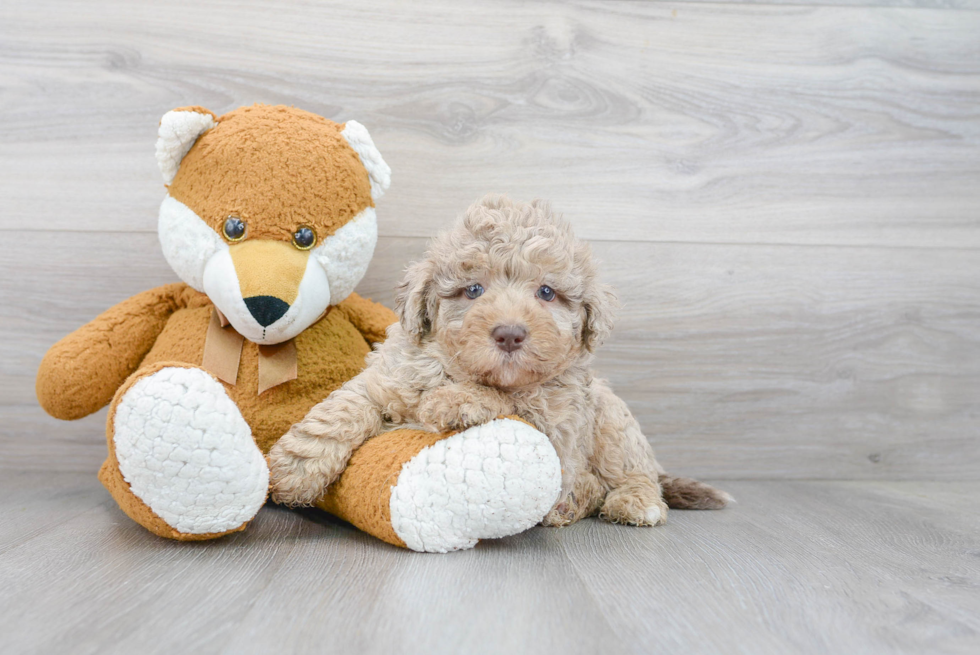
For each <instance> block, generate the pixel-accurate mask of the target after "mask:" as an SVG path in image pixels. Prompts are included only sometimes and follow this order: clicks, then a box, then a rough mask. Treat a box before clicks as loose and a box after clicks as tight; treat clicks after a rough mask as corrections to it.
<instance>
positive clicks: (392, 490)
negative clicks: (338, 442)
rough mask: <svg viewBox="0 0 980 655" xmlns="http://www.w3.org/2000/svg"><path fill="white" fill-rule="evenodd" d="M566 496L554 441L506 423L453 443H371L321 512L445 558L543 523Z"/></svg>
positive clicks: (405, 434) (408, 436)
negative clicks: (326, 512) (562, 491)
mask: <svg viewBox="0 0 980 655" xmlns="http://www.w3.org/2000/svg"><path fill="white" fill-rule="evenodd" d="M560 490H561V464H560V463H559V461H558V454H557V453H556V452H555V449H554V447H553V446H552V445H551V442H550V441H549V440H548V438H547V437H546V436H545V435H544V434H542V433H541V432H538V431H537V430H535V429H534V428H533V427H531V426H530V425H528V424H527V423H524V422H522V421H517V420H513V419H497V420H493V421H491V422H489V423H486V424H484V425H478V426H475V427H472V428H469V429H467V430H464V431H462V432H457V433H455V434H451V435H449V436H446V435H444V434H434V433H432V432H425V431H423V430H412V429H400V430H394V431H392V432H387V433H385V434H381V435H378V436H377V437H374V438H372V439H368V440H367V441H366V442H364V444H363V445H362V446H361V447H360V448H359V449H358V450H356V451H355V452H354V454H353V455H352V456H351V459H350V463H349V464H348V466H347V469H346V470H345V471H344V473H343V475H341V476H340V479H339V480H337V482H336V483H334V484H333V485H331V487H330V488H329V489H328V491H327V495H326V496H324V497H323V498H322V499H321V500H320V501H319V502H318V503H317V505H318V506H319V507H322V508H323V509H325V510H327V511H329V512H332V513H333V514H336V515H337V516H339V517H340V518H342V519H344V520H346V521H349V522H350V523H353V524H354V525H356V526H357V527H359V528H360V529H362V530H364V531H365V532H368V533H370V534H373V535H374V536H376V537H378V538H379V539H383V540H384V541H387V542H388V543H391V544H395V545H398V546H406V547H408V548H410V549H412V550H416V551H422V552H430V553H433V552H434V553H445V552H449V551H452V550H461V549H464V548H472V547H473V546H475V545H476V543H477V541H479V540H480V539H492V538H496V537H506V536H509V535H512V534H517V533H518V532H523V531H524V530H527V529H528V528H530V527H532V526H534V525H537V524H538V523H539V522H540V521H541V519H542V518H543V517H544V515H545V514H546V513H547V512H548V510H549V509H551V506H552V505H554V503H555V500H556V499H557V498H558V494H559V492H560Z"/></svg>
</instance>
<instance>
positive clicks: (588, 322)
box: [582, 281, 619, 352]
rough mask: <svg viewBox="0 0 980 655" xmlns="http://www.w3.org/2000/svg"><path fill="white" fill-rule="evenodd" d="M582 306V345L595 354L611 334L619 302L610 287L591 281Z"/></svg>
mask: <svg viewBox="0 0 980 655" xmlns="http://www.w3.org/2000/svg"><path fill="white" fill-rule="evenodd" d="M582 304H583V306H584V307H585V322H584V323H583V325H582V345H584V346H585V348H586V350H588V351H589V352H595V350H596V349H597V348H598V347H599V346H600V345H602V342H603V341H604V340H605V339H606V337H608V336H609V333H610V332H612V327H613V321H614V319H615V312H616V307H618V306H619V300H618V299H617V298H616V292H615V291H613V290H612V287H609V286H606V285H605V284H598V283H597V282H595V281H592V282H590V283H589V285H588V287H587V288H586V291H585V295H584V297H583V298H582Z"/></svg>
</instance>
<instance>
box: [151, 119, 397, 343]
mask: <svg viewBox="0 0 980 655" xmlns="http://www.w3.org/2000/svg"><path fill="white" fill-rule="evenodd" d="M156 156H157V163H158V164H159V165H160V171H161V173H163V178H164V181H165V183H166V184H167V188H168V190H169V193H168V195H167V197H166V199H164V201H163V204H162V205H161V206H160V222H159V233H160V244H161V245H162V246H163V253H164V256H165V257H166V258H167V262H168V263H169V264H170V265H171V266H172V267H173V269H174V271H176V272H177V275H179V276H180V277H181V279H183V280H184V282H186V283H187V284H189V285H190V286H192V287H194V288H195V289H197V290H198V291H203V292H204V293H205V294H207V295H208V297H209V298H210V299H211V301H212V302H213V303H214V304H215V306H216V307H217V308H218V309H219V310H220V311H221V313H222V314H224V316H225V317H226V318H227V319H228V321H229V322H230V323H231V324H232V326H233V327H234V328H235V329H236V330H237V331H238V332H239V333H240V334H242V335H243V336H244V337H245V338H247V339H249V340H251V341H254V342H256V343H261V344H274V343H280V342H282V341H286V340H288V339H291V338H293V337H295V336H296V335H297V334H299V333H300V332H302V331H303V330H305V329H306V328H307V327H309V326H310V325H311V324H313V323H314V322H315V321H316V320H317V319H318V318H319V317H320V316H322V315H323V312H324V311H326V309H327V307H328V306H330V305H335V304H337V303H339V302H340V301H342V300H343V299H344V298H346V297H347V296H348V295H350V293H351V292H352V291H353V290H354V286H355V285H356V284H357V283H358V282H359V281H360V279H361V277H363V276H364V273H365V271H366V270H367V267H368V263H369V262H370V260H371V257H372V255H373V254H374V246H375V244H376V242H377V237H378V226H377V218H376V216H375V212H374V201H375V200H377V199H378V198H379V197H381V195H382V194H383V193H384V192H385V190H386V189H387V188H388V184H389V181H390V175H391V169H389V168H388V165H387V164H385V162H384V160H383V159H382V158H381V154H380V153H379V152H378V150H377V148H375V146H374V143H373V142H372V141H371V136H370V135H369V134H368V132H367V130H366V129H365V128H364V126H362V125H361V124H359V123H357V122H355V121H348V122H347V123H346V124H343V125H339V124H337V123H334V122H332V121H329V120H327V119H325V118H322V117H320V116H317V115H315V114H311V113H309V112H305V111H302V110H299V109H294V108H291V107H282V106H264V105H256V106H253V107H243V108H240V109H236V110H234V111H232V112H229V113H227V114H225V115H224V116H221V117H220V118H218V117H216V116H215V115H214V114H212V113H211V112H210V111H208V110H206V109H202V108H200V107H186V108H181V109H175V110H173V111H171V112H167V114H166V115H164V117H163V119H162V120H161V121H160V132H159V138H158V139H157V145H156Z"/></svg>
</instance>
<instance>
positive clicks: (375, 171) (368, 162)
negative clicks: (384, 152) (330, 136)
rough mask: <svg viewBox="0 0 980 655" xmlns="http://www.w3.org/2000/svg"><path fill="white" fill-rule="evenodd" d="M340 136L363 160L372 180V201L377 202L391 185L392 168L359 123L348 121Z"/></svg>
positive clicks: (365, 129)
mask: <svg viewBox="0 0 980 655" xmlns="http://www.w3.org/2000/svg"><path fill="white" fill-rule="evenodd" d="M340 135H341V136H342V137H344V138H345V139H346V140H347V143H349V144H350V147H351V148H353V149H354V152H356V153H357V155H358V157H360V158H361V163H362V164H364V168H366V169H367V172H368V177H369V178H370V179H371V200H377V199H378V198H380V197H381V196H383V195H384V193H385V191H387V190H388V187H389V186H390V185H391V167H390V166H388V164H386V163H385V160H384V159H382V158H381V153H380V152H378V149H377V148H376V147H375V145H374V141H372V140H371V135H370V134H368V131H367V128H366V127H364V126H363V125H361V124H360V123H358V122H357V121H347V123H346V124H345V125H344V129H343V130H341V132H340Z"/></svg>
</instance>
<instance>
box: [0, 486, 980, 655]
mask: <svg viewBox="0 0 980 655" xmlns="http://www.w3.org/2000/svg"><path fill="white" fill-rule="evenodd" d="M725 486H726V488H727V489H728V490H729V491H731V492H732V493H733V494H734V495H735V496H736V497H737V498H738V500H739V503H738V505H736V506H735V507H734V508H733V509H730V510H725V511H721V512H680V511H675V512H673V513H672V514H671V516H670V521H669V523H668V524H667V525H666V526H664V527H661V528H651V529H640V528H627V527H622V526H613V525H608V524H604V523H601V522H599V521H594V520H588V521H584V522H582V523H579V524H576V525H574V526H572V527H570V528H566V529H562V530H553V529H546V528H540V527H539V528H535V529H533V530H531V531H529V532H527V533H525V534H523V535H519V536H517V537H513V538H509V539H504V540H500V541H496V542H484V543H483V544H481V545H479V546H478V547H477V548H476V549H474V550H472V551H466V552H460V553H455V554H452V555H448V556H440V555H418V554H414V553H410V552H407V551H403V550H399V549H397V548H394V547H391V546H388V545H386V544H383V543H381V542H379V541H377V540H374V539H372V538H370V537H367V536H365V535H364V534H362V533H359V532H357V531H356V530H354V529H353V528H351V527H350V526H347V525H346V524H341V523H339V522H337V521H335V520H334V519H332V518H330V517H329V516H328V515H325V514H321V513H319V512H314V511H308V512H305V513H295V512H292V511H289V510H285V509H281V508H275V507H267V508H265V509H263V510H262V511H261V512H260V513H259V516H258V518H257V519H256V521H255V522H254V524H253V525H252V526H250V528H249V529H248V530H247V531H246V532H245V533H241V534H238V535H235V536H232V537H228V538H226V539H222V540H220V541H218V542H213V543H204V544H179V543H173V542H169V541H166V540H162V539H159V538H156V537H153V536H150V535H148V534H147V533H146V532H144V531H143V530H142V528H139V527H138V526H136V525H135V524H133V523H132V521H130V520H129V519H128V518H127V517H126V516H124V515H123V514H122V513H121V512H120V511H119V510H118V509H117V508H116V507H115V505H114V504H113V502H112V501H111V499H110V498H109V496H108V494H107V493H106V492H104V491H103V490H102V489H101V487H100V486H99V484H98V482H97V481H95V479H94V476H93V475H91V474H80V473H59V474H53V475H52V474H44V473H31V472H24V473H6V474H5V475H3V477H0V498H2V501H0V589H2V590H3V591H2V593H0V635H2V636H3V637H2V639H0V651H3V652H10V653H14V652H18V653H19V652H43V653H58V652H71V653H133V652H140V653H172V652H203V653H214V652H226V653H269V652H283V653H286V652H350V653H354V652H356V653H433V654H435V653H503V652H506V653H514V654H517V653H562V654H568V655H571V654H574V653H628V652H632V653H651V652H658V653H726V654H727V653H753V654H757V653H774V654H779V655H783V654H785V653H915V654H920V653H976V652H977V647H978V645H980V594H977V589H978V588H980V557H978V554H980V509H978V505H977V503H976V500H975V499H976V496H977V494H978V493H980V483H974V482H971V483H956V482H950V483H928V482H890V483H889V482H804V481H797V482H779V481H774V482H762V481H751V482H749V481H730V482H727V483H726V484H725Z"/></svg>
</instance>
